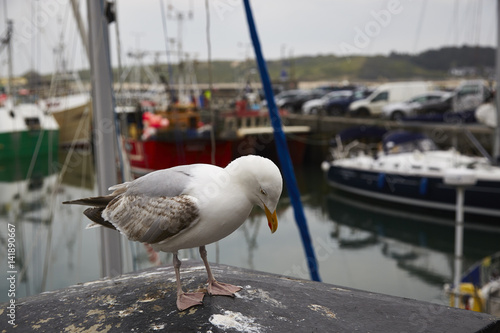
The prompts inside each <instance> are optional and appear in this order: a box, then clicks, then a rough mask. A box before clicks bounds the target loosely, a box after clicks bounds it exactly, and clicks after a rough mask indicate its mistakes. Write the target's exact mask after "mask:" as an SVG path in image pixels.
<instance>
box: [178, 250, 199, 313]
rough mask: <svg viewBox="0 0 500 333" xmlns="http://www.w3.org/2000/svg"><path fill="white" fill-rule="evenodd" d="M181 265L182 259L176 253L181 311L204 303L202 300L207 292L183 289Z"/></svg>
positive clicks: (179, 306)
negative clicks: (190, 291) (185, 290)
mask: <svg viewBox="0 0 500 333" xmlns="http://www.w3.org/2000/svg"><path fill="white" fill-rule="evenodd" d="M180 267H181V261H180V260H179V258H178V257H177V253H174V269H175V278H176V280H177V308H178V309H179V311H183V310H186V309H188V308H190V307H192V306H195V305H200V304H202V303H201V301H203V296H205V294H204V293H201V292H194V293H185V292H184V291H182V286H181V273H180Z"/></svg>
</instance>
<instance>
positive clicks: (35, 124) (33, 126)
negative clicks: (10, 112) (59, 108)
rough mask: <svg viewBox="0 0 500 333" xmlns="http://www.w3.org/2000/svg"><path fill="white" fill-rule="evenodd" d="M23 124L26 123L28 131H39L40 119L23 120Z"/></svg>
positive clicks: (29, 118)
mask: <svg viewBox="0 0 500 333" xmlns="http://www.w3.org/2000/svg"><path fill="white" fill-rule="evenodd" d="M24 122H25V123H26V126H28V128H29V129H30V130H37V129H40V119H38V117H27V118H24Z"/></svg>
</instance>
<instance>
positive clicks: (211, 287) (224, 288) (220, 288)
mask: <svg viewBox="0 0 500 333" xmlns="http://www.w3.org/2000/svg"><path fill="white" fill-rule="evenodd" d="M240 290H241V287H238V286H234V285H232V284H228V283H223V282H218V281H216V280H214V281H212V282H209V283H208V288H207V291H208V293H209V294H210V295H219V296H231V297H233V296H234V293H235V292H237V291H240Z"/></svg>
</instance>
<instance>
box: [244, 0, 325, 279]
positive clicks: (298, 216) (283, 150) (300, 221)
mask: <svg viewBox="0 0 500 333" xmlns="http://www.w3.org/2000/svg"><path fill="white" fill-rule="evenodd" d="M243 3H244V5H245V12H246V16H247V22H248V29H249V30H250V37H251V38H252V43H253V48H254V51H255V57H256V59H257V64H258V66H259V72H260V78H261V80H262V86H263V87H264V93H265V95H266V100H267V107H268V109H269V116H270V117H271V124H272V125H273V129H274V141H275V142H276V150H277V151H278V157H279V160H280V163H281V169H282V172H283V177H284V179H285V183H286V185H287V189H288V195H289V196H290V200H291V202H292V206H293V210H294V213H295V222H296V223H297V226H298V228H299V231H300V236H301V238H302V244H303V245H304V250H305V251H306V257H307V263H308V265H309V272H310V273H311V279H312V280H314V281H320V280H321V279H320V277H319V272H318V264H317V262H316V256H315V254H314V249H313V247H312V244H311V237H310V236H309V229H308V228H307V221H306V217H305V215H304V209H303V208H302V202H301V201H300V193H299V189H298V186H297V180H296V179H295V173H294V171H293V166H292V161H291V159H290V154H289V152H288V145H287V143H286V139H285V134H284V133H283V128H282V126H281V118H280V116H279V114H278V108H277V107H276V103H275V102H274V94H273V89H272V87H271V80H270V79H269V73H268V71H267V66H266V62H265V61H264V56H263V55H262V50H261V48H260V42H259V36H258V35H257V29H256V27H255V22H254V20H253V15H252V9H251V8H250V2H249V0H243Z"/></svg>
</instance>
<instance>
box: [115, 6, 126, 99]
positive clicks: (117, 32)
mask: <svg viewBox="0 0 500 333" xmlns="http://www.w3.org/2000/svg"><path fill="white" fill-rule="evenodd" d="M114 7H115V38H116V56H117V60H118V91H117V92H121V91H122V88H123V81H124V80H123V79H122V76H121V74H122V70H123V69H122V46H121V40H120V29H119V25H118V4H117V3H116V1H115V6H114Z"/></svg>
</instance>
